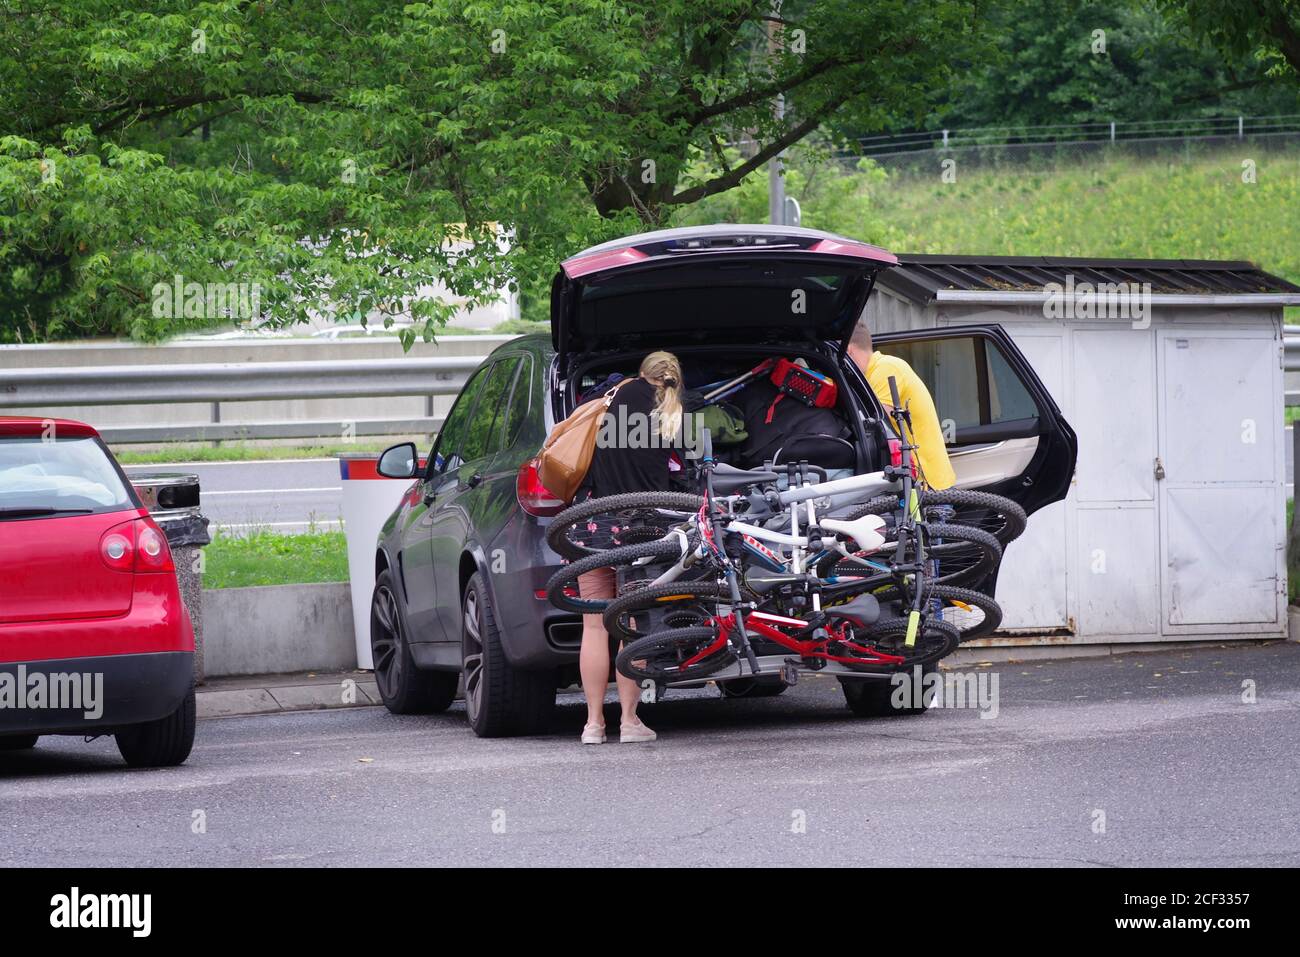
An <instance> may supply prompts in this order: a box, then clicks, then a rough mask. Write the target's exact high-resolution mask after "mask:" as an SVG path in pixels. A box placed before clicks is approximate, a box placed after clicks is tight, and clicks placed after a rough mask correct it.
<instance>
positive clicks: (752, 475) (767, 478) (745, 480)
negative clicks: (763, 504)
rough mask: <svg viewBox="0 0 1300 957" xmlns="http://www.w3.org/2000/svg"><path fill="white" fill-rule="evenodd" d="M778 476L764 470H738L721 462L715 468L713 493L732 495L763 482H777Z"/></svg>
mask: <svg viewBox="0 0 1300 957" xmlns="http://www.w3.org/2000/svg"><path fill="white" fill-rule="evenodd" d="M776 480H777V474H776V473H775V472H767V471H764V470H763V469H738V468H736V467H735V466H734V465H727V464H726V463H724V462H719V463H718V464H717V465H715V466H713V491H715V492H717V493H718V494H719V495H730V494H731V493H732V492H738V491H740V490H741V489H742V488H748V487H749V486H750V485H757V484H760V483H763V482H775V481H776Z"/></svg>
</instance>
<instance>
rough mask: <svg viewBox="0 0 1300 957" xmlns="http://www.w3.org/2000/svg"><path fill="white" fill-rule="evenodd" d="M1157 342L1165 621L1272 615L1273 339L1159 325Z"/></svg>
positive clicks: (1273, 618) (1254, 619)
mask: <svg viewBox="0 0 1300 957" xmlns="http://www.w3.org/2000/svg"><path fill="white" fill-rule="evenodd" d="M1159 342H1160V346H1159V348H1160V365H1161V373H1160V379H1161V382H1162V385H1163V388H1162V389H1161V399H1160V401H1161V404H1162V408H1161V414H1160V421H1161V429H1160V463H1159V464H1160V466H1162V467H1163V470H1164V478H1163V479H1161V480H1160V481H1158V482H1157V485H1158V486H1159V495H1160V499H1161V516H1162V519H1163V521H1162V525H1163V529H1162V533H1163V534H1162V539H1163V541H1162V543H1161V553H1162V560H1163V566H1164V587H1163V589H1162V590H1163V612H1164V615H1165V621H1166V623H1167V624H1168V625H1169V626H1171V627H1174V628H1177V627H1179V626H1187V627H1189V628H1190V629H1195V626H1213V625H1227V624H1252V623H1258V624H1272V623H1276V622H1277V620H1278V614H1279V610H1278V604H1279V602H1278V595H1279V584H1278V551H1277V549H1278V543H1279V537H1278V533H1279V526H1278V523H1279V522H1280V521H1281V515H1280V514H1279V513H1280V499H1279V496H1280V494H1281V493H1280V492H1279V490H1278V487H1277V483H1278V481H1279V479H1278V478H1277V477H1276V475H1275V471H1276V464H1277V451H1278V449H1277V444H1276V443H1277V442H1278V439H1279V432H1280V423H1279V418H1278V414H1277V413H1278V408H1277V407H1278V406H1280V404H1281V399H1280V397H1279V395H1278V379H1277V376H1276V372H1277V368H1278V355H1277V347H1276V344H1275V340H1274V338H1273V336H1272V333H1271V331H1268V332H1265V331H1263V330H1260V331H1256V330H1242V331H1241V332H1237V331H1233V332H1230V333H1227V332H1224V331H1221V330H1220V331H1216V332H1199V331H1182V330H1173V329H1165V330H1161V332H1160V338H1159ZM1133 412H1134V414H1137V415H1140V414H1141V410H1139V409H1135V410H1133ZM1198 630H1201V631H1204V630H1205V629H1204V628H1201V629H1198Z"/></svg>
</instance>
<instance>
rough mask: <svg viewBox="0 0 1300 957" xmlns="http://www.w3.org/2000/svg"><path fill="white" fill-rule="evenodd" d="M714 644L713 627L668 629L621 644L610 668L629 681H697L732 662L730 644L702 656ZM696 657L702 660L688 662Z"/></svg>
mask: <svg viewBox="0 0 1300 957" xmlns="http://www.w3.org/2000/svg"><path fill="white" fill-rule="evenodd" d="M717 641H718V629H717V628H716V627H714V626H713V625H702V626H696V627H692V628H670V629H668V630H667V631H661V632H657V633H656V634H653V635H646V636H645V637H644V638H638V639H637V640H636V641H633V642H631V643H629V644H627V645H624V646H623V650H622V651H620V652H619V653H618V657H617V658H615V659H614V666H615V667H616V668H618V670H619V673H620V674H622V675H626V676H627V677H629V678H631V679H632V680H633V681H692V680H698V679H700V678H706V677H708V676H709V675H711V674H714V673H716V672H718V671H721V670H722V669H723V668H725V667H727V666H728V665H730V664H733V663H734V662H735V660H736V654H735V652H734V651H732V650H731V645H730V643H729V642H725V641H724V642H721V643H719V646H718V647H717V648H714V649H713V650H712V651H708V653H707V654H704V652H705V651H706V650H707V649H709V647H710V646H711V645H713V644H714V643H715V642H717ZM696 656H702V657H700V658H699V660H698V661H692V660H691V659H693V658H695V657H696ZM687 662H690V663H689V664H687Z"/></svg>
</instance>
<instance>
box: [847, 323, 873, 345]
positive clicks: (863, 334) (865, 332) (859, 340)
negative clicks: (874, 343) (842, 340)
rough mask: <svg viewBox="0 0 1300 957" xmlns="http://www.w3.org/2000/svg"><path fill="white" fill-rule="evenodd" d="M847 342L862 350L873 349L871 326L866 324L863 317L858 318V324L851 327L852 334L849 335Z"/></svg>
mask: <svg viewBox="0 0 1300 957" xmlns="http://www.w3.org/2000/svg"><path fill="white" fill-rule="evenodd" d="M849 342H851V343H852V344H853V345H855V346H857V347H858V348H859V349H862V350H863V351H864V352H871V351H873V350H872V348H871V327H870V326H869V325H867V320H866V319H865V318H862V319H859V320H858V324H857V325H856V326H854V327H853V335H852V336H850V337H849Z"/></svg>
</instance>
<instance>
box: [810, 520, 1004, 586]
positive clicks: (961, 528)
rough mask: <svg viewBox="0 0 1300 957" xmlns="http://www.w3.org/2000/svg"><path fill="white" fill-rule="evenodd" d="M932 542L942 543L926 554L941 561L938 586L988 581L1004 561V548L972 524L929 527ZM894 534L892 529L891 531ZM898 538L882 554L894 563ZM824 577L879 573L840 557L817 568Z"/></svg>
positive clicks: (930, 525) (824, 559)
mask: <svg viewBox="0 0 1300 957" xmlns="http://www.w3.org/2000/svg"><path fill="white" fill-rule="evenodd" d="M926 527H927V528H928V529H929V531H930V537H931V538H932V539H939V540H940V544H937V545H927V546H926V555H927V556H928V557H930V558H934V559H936V560H938V562H939V574H938V576H937V577H936V578H935V579H934V582H935V583H936V584H943V585H971V584H976V583H978V582H980V581H983V580H984V579H985V578H987V577H988V576H989V575H990V574H991V573H992V572H993V571H994V570H995V569H996V568H997V567H998V565H999V564H1000V563H1001V561H1002V546H1001V545H999V544H998V540H997V539H996V538H995V537H994V536H993V535H991V534H990V533H988V532H986V531H984V530H983V529H979V528H975V527H973V526H970V525H948V524H945V523H941V522H936V523H933V524H927V526H926ZM891 532H892V530H891ZM897 543H898V539H897V536H896V535H895V537H894V538H893V539H892V541H890V540H887V541H886V545H885V547H884V548H883V549H881V550H880V552H878V553H877V554H878V555H883V556H885V557H886V558H889V559H891V560H892V556H891V555H890V549H891V548H894V547H896V546H897ZM816 571H817V574H818V576H819V577H821V578H830V577H832V576H835V577H842V576H852V575H863V574H868V575H869V574H879V572H877V571H874V570H872V569H868V568H867V567H866V566H864V565H860V564H858V563H856V562H850V561H846V560H844V559H843V558H840V557H839V556H836V555H831V556H828V557H827V558H823V559H822V560H821V561H820V562H819V563H818V564H817V568H816Z"/></svg>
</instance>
